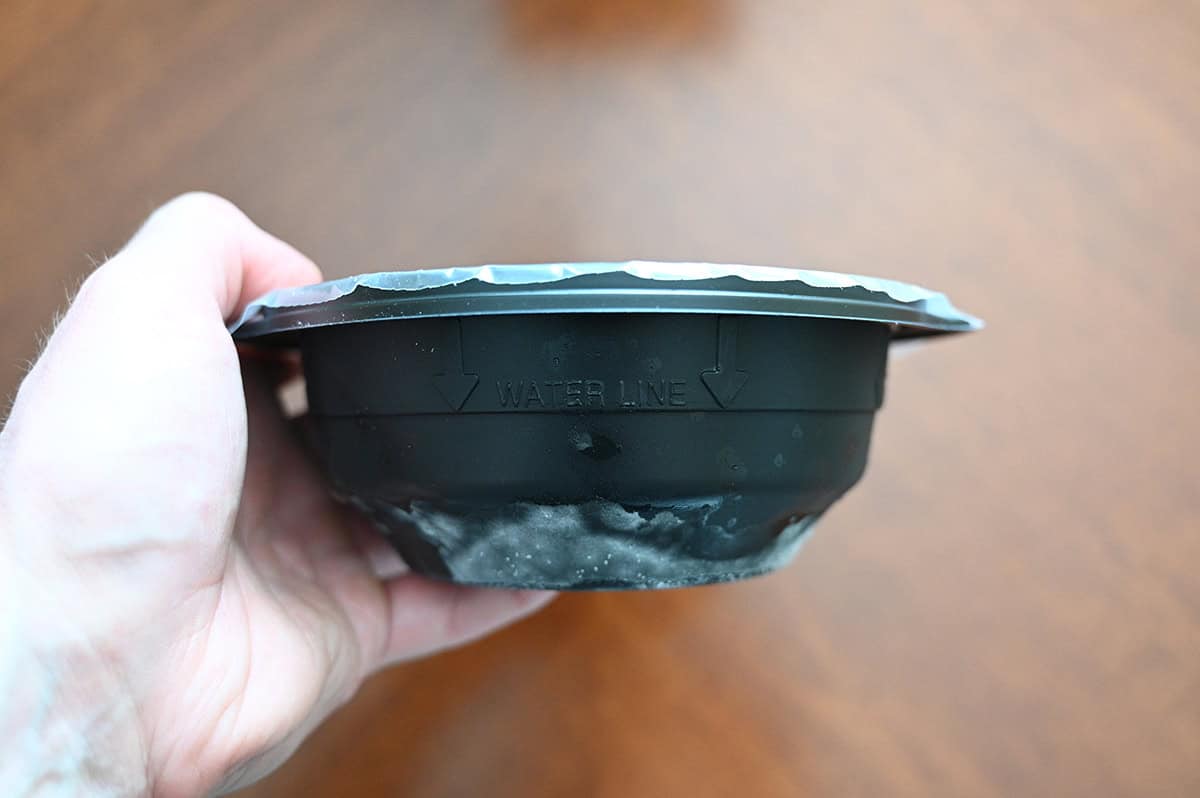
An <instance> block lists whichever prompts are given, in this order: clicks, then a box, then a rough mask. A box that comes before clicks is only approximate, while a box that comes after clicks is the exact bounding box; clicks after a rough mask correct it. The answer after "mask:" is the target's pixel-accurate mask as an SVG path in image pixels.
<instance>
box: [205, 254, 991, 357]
mask: <svg viewBox="0 0 1200 798" xmlns="http://www.w3.org/2000/svg"><path fill="white" fill-rule="evenodd" d="M527 313H719V314H745V315H767V316H801V317H808V318H829V319H852V320H859V321H868V322H878V323H883V324H889V325H892V328H893V335H894V337H896V338H905V337H914V336H920V335H936V334H945V333H956V332H969V331H971V330H976V329H979V328H980V327H982V326H983V323H982V322H981V321H980V320H979V319H977V318H975V317H974V316H971V315H969V314H967V313H963V312H962V311H960V310H958V309H957V308H955V307H954V305H953V304H951V302H950V300H949V299H947V298H946V296H945V295H943V294H939V293H936V292H934V291H929V290H927V289H925V288H921V287H920V286H916V285H910V284H908V283H901V282H897V281H894V280H885V279H881V278H876V277H863V276H859V275H852V274H839V273H836V272H821V271H807V270H802V269H785V268H778V267H772V266H745V265H727V264H715V263H661V262H652V261H630V262H627V263H545V264H530V265H517V264H506V265H490V266H473V267H452V268H446V269H421V270H416V271H396V272H378V273H374V274H364V275H359V276H357V277H346V278H343V279H341V280H331V281H329V282H324V283H318V284H316V285H309V286H302V287H298V288H288V289H282V290H278V291H272V292H270V293H268V294H266V295H264V296H262V297H261V298H259V299H257V300H255V301H254V302H252V303H250V305H249V306H247V308H246V310H245V312H244V313H243V314H242V317H241V318H240V319H238V320H237V321H236V322H235V323H233V324H232V325H230V327H229V330H230V332H231V333H232V334H233V336H234V337H235V338H237V339H239V340H247V339H254V338H263V337H266V336H270V337H271V339H270V342H272V343H286V342H287V340H288V338H289V337H290V336H288V335H287V334H288V333H295V332H298V331H301V330H305V329H310V328H314V327H327V326H332V325H338V324H353V323H360V322H370V321H386V320H392V319H408V318H437V317H448V316H486V315H512V314H527Z"/></svg>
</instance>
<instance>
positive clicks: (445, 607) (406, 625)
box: [380, 574, 556, 666]
mask: <svg viewBox="0 0 1200 798" xmlns="http://www.w3.org/2000/svg"><path fill="white" fill-rule="evenodd" d="M384 588H385V590H386V592H387V601H388V634H387V644H386V645H385V647H384V651H383V656H382V661H381V662H380V666H384V665H388V664H390V663H394V662H399V661H401V660H406V659H411V658H414V657H419V656H423V655H425V654H430V653H432V652H435V651H440V650H442V649H446V648H451V647H453V646H457V645H461V644H462V643H465V642H468V641H470V640H474V639H476V638H479V637H482V636H484V635H486V634H488V633H489V632H493V631H495V630H496V629H499V628H500V627H502V626H505V625H507V624H509V623H512V622H513V621H515V620H517V619H519V618H523V617H525V616H526V615H529V614H530V613H532V612H534V611H536V610H538V609H540V608H541V607H543V606H545V605H546V604H547V603H548V602H549V601H550V600H551V599H553V598H554V596H555V595H556V594H555V593H552V592H547V591H540V590H499V589H493V588H483V587H470V586H466V585H452V584H449V583H444V582H436V581H433V580H431V579H426V578H424V577H421V576H417V575H416V574H405V575H403V576H399V577H396V578H394V579H392V580H390V581H388V582H386V583H384Z"/></svg>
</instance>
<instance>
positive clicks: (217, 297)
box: [0, 194, 320, 555]
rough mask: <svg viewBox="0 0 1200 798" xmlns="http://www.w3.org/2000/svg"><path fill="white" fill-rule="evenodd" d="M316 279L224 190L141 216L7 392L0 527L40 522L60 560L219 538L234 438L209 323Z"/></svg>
mask: <svg viewBox="0 0 1200 798" xmlns="http://www.w3.org/2000/svg"><path fill="white" fill-rule="evenodd" d="M318 279H320V273H319V271H318V270H317V268H316V267H315V266H314V265H313V264H312V262H311V261H309V260H308V259H307V258H305V257H304V256H303V255H301V254H299V253H298V252H296V251H295V250H294V249H292V248H291V247H289V246H287V245H286V244H283V243H282V242H280V241H279V240H278V239H275V238H274V237H272V236H270V235H268V234H267V233H265V232H263V231H262V230H260V229H259V228H258V227H256V226H255V225H254V224H253V223H252V222H251V221H250V220H249V219H248V218H247V217H246V216H245V215H244V214H243V213H242V212H241V211H239V210H238V209H237V208H236V207H234V206H233V205H232V204H230V203H229V202H227V201H225V200H222V199H220V198H217V197H214V196H211V195H206V194H188V195H184V196H182V197H180V198H178V199H175V200H173V201H172V202H170V203H168V204H167V205H165V206H163V207H162V208H160V209H159V210H158V211H156V212H155V213H154V214H153V215H152V216H151V217H150V218H149V219H148V220H147V222H146V224H145V225H144V226H143V227H142V229H141V230H140V231H139V232H138V233H137V235H135V236H134V238H133V239H132V240H131V241H130V242H129V244H128V245H127V246H126V247H125V248H124V249H123V250H122V251H121V252H119V253H118V254H117V255H115V256H114V257H113V258H112V259H111V260H110V261H108V262H107V263H105V264H104V265H103V266H101V267H100V268H99V269H97V270H96V271H95V272H94V273H93V274H92V275H91V276H90V277H89V278H88V279H87V280H86V281H85V282H84V284H83V287H82V288H81V289H80V291H79V294H78V296H77V297H76V299H75V301H74V303H73V304H72V305H71V307H70V309H69V310H68V311H67V313H66V315H65V316H64V317H63V319H62V321H61V323H60V324H59V325H58V327H57V329H56V330H55V331H54V334H53V335H52V336H51V338H50V340H49V342H48V343H47V346H46V348H45V351H44V353H43V354H42V356H41V358H40V359H39V360H38V361H37V363H36V364H35V365H34V367H33V369H32V370H31V372H30V374H29V375H28V377H27V378H26V380H25V382H24V384H23V385H22V386H21V389H20V391H19V392H18V394H17V398H16V401H15V403H14V405H13V410H12V414H11V416H10V418H9V421H8V423H7V425H6V426H5V428H4V430H3V433H2V434H0V513H3V514H4V516H5V517H6V518H7V519H8V520H9V521H10V523H8V524H5V525H2V526H6V527H8V528H17V529H20V528H38V529H46V530H50V533H49V538H50V540H49V541H47V543H49V544H53V545H54V546H56V548H58V550H59V551H60V552H61V553H69V554H76V555H86V554H88V553H92V552H97V551H119V550H121V549H122V547H126V546H129V545H131V542H133V541H138V542H143V541H157V542H159V543H163V544H168V545H169V544H172V543H178V542H193V541H199V540H204V539H205V538H206V537H211V536H213V535H220V534H223V532H224V530H226V529H227V528H228V526H229V524H230V522H231V521H232V518H233V514H234V511H235V509H236V506H237V500H238V494H239V492H240V486H241V479H242V469H243V465H244V458H245V448H246V415H245V403H244V400H243V397H242V387H241V381H240V376H239V370H238V360H237V352H236V349H235V348H234V345H233V343H232V341H231V340H230V338H229V335H228V333H227V332H226V330H225V323H224V320H225V318H226V317H228V316H231V315H232V314H234V313H236V312H237V311H238V310H239V308H240V307H241V306H242V305H244V304H245V302H246V301H248V300H249V299H250V298H252V296H253V295H256V294H258V293H261V292H264V291H266V290H268V289H271V288H275V287H281V286H286V285H294V284H300V283H307V282H312V281H314V280H318ZM30 515H32V516H33V517H34V518H35V519H36V525H35V526H26V525H25V524H23V523H21V520H22V517H24V516H30ZM14 521H15V522H16V523H11V522H14ZM22 537H24V538H28V537H29V536H22ZM14 543H15V544H16V545H18V546H19V545H35V544H33V543H26V542H24V541H14Z"/></svg>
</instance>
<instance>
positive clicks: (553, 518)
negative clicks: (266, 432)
mask: <svg viewBox="0 0 1200 798" xmlns="http://www.w3.org/2000/svg"><path fill="white" fill-rule="evenodd" d="M345 498H346V500H347V501H348V502H349V503H350V504H352V505H354V506H355V507H357V508H359V509H360V510H362V511H364V512H365V513H366V514H367V515H368V516H369V517H370V518H371V519H372V520H373V521H374V522H375V524H376V525H377V526H378V527H379V528H380V530H381V531H382V532H383V533H384V535H385V536H386V537H387V538H388V540H389V541H390V542H391V543H392V545H394V546H395V547H396V550H397V551H399V552H400V555H401V556H402V557H403V558H404V560H405V562H406V563H407V564H408V565H409V567H410V568H412V570H413V571H415V572H417V573H420V574H423V575H426V576H431V577H435V578H439V579H444V580H448V581H453V582H456V583H459V584H472V585H487V586H493V587H509V588H531V589H546V590H551V589H552V590H652V589H659V588H669V587H683V586H687V585H700V584H708V583H712V582H728V581H732V580H735V579H745V578H748V577H751V576H757V575H759V574H764V573H767V572H769V571H773V570H775V569H777V568H779V567H781V566H783V565H785V564H787V563H788V562H789V561H790V560H791V559H792V557H793V556H794V555H795V553H796V551H797V550H798V549H799V548H800V546H801V544H802V543H803V541H804V539H805V537H806V536H807V533H808V531H809V530H810V529H811V528H812V526H813V525H814V523H815V522H816V521H817V519H818V518H819V516H820V514H819V513H815V514H810V515H790V516H784V517H782V518H778V519H773V520H762V519H761V518H759V519H756V518H755V517H756V516H760V515H761V513H762V512H763V511H764V510H767V508H770V510H768V511H770V512H773V511H775V510H776V509H777V508H778V504H777V502H775V501H770V500H765V501H763V500H759V501H756V500H755V498H754V497H752V496H745V495H742V494H730V495H723V496H708V497H697V498H690V499H680V500H673V501H668V502H656V503H654V504H646V505H637V506H630V505H622V504H619V503H617V502H613V501H607V500H603V499H594V500H591V501H587V502H583V503H579V504H555V505H548V504H534V503H529V502H514V503H496V504H478V503H462V502H456V503H447V502H433V501H424V500H413V501H410V502H407V503H406V504H399V503H393V502H389V501H385V500H381V499H378V498H368V497H362V496H348V497H345ZM739 519H741V520H739Z"/></svg>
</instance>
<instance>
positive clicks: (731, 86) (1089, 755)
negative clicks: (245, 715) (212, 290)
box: [0, 0, 1200, 798]
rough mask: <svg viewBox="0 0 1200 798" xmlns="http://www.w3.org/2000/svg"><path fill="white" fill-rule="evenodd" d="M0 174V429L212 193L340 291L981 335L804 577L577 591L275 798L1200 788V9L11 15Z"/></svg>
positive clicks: (180, 7) (899, 375)
mask: <svg viewBox="0 0 1200 798" xmlns="http://www.w3.org/2000/svg"><path fill="white" fill-rule="evenodd" d="M0 186H2V187H3V189H4V190H3V192H2V193H0V319H2V322H0V323H2V325H3V326H2V328H0V329H2V330H3V337H2V338H0V392H2V393H3V395H4V396H6V397H7V396H11V394H12V392H13V391H14V390H15V388H16V386H17V384H18V381H19V380H20V378H21V375H22V372H23V369H24V367H25V364H26V362H27V361H28V359H30V358H32V357H33V356H34V355H35V353H36V351H37V344H38V339H39V336H40V335H41V334H43V333H45V332H46V331H47V330H48V329H49V326H50V324H51V320H52V317H53V314H54V313H55V311H56V310H59V309H60V308H62V307H63V305H64V303H65V301H66V296H67V292H68V291H70V290H72V289H73V288H74V287H75V286H76V285H77V284H78V282H79V280H80V279H81V278H82V276H83V275H85V274H86V273H87V272H88V271H89V270H90V269H91V268H92V264H93V263H94V262H97V261H102V260H103V259H104V258H105V256H106V255H107V254H110V253H112V252H114V251H115V250H116V249H118V248H119V247H120V246H121V244H122V242H123V241H124V240H125V239H126V238H127V237H128V236H129V235H130V234H131V233H132V232H133V230H134V229H135V228H136V226H137V225H138V223H139V221H140V220H141V219H142V218H143V217H144V216H145V215H146V214H147V213H148V212H149V211H150V210H151V209H152V208H154V207H155V206H157V205H158V204H160V203H161V202H163V201H165V200H166V199H168V198H169V197H171V196H172V195H174V194H177V193H179V192H181V191H184V190H188V189H207V190H210V191H215V192H218V193H221V194H224V195H225V196H227V197H229V198H231V199H233V200H234V201H235V202H237V203H238V204H240V205H241V206H242V207H243V208H245V209H246V210H247V211H248V212H249V213H250V215H251V216H252V217H254V218H255V219H256V220H257V221H258V222H259V223H260V224H262V225H263V226H264V227H266V228H267V229H269V230H271V231H273V232H275V233H276V234H278V235H280V236H281V237H283V238H285V239H287V240H289V241H291V242H293V243H295V244H296V245H297V246H298V247H299V248H301V249H302V250H304V251H306V252H307V253H308V254H310V255H311V256H313V257H314V258H315V259H316V260H317V262H318V263H319V264H320V265H321V266H322V267H323V268H324V270H325V272H326V274H327V275H329V276H331V277H336V276H343V275H347V274H351V273H355V272H362V271H374V270H381V269H386V268H391V267H400V266H441V265H450V264H473V263H486V262H505V261H518V262H519V261H544V260H605V259H612V260H622V259H628V258H657V259H689V260H691V259H695V260H714V261H733V262H750V263H766V264H781V265H793V266H803V267H809V268H824V269H832V270H844V271H854V272H863V273H869V274H878V275H883V276H887V277H894V278H898V279H901V280H907V281H913V282H918V283H922V284H925V285H928V286H930V287H933V288H936V289H939V290H944V291H946V292H948V293H949V294H950V295H951V296H952V297H953V298H954V299H955V300H956V301H957V302H958V303H959V304H960V305H961V306H962V307H964V308H965V309H967V310H969V311H971V312H974V313H977V314H979V315H981V316H983V317H984V318H986V319H987V320H988V321H989V323H990V326H989V328H988V329H987V330H986V331H985V332H983V333H980V334H978V335H973V336H966V337H962V338H956V339H953V340H947V341H945V342H939V343H938V344H936V345H931V346H929V347H927V348H923V347H918V348H915V349H911V350H909V351H908V352H907V353H906V355H905V356H904V357H902V358H900V359H898V361H897V362H895V363H894V364H893V368H892V371H891V379H890V382H889V397H888V401H887V405H886V406H885V408H884V410H883V412H882V413H881V415H880V416H879V420H878V425H877V432H876V436H875V439H874V444H873V453H872V462H871V466H870V468H869V470H868V473H867V476H866V478H865V479H864V481H863V482H862V484H861V485H860V486H859V487H858V488H857V489H856V490H855V491H853V492H852V493H851V494H850V495H849V496H848V497H847V498H846V499H845V500H844V501H843V502H842V504H841V505H840V506H839V507H838V508H836V509H835V510H834V511H833V512H831V513H830V514H829V515H828V516H827V518H826V520H825V521H824V523H823V525H822V526H821V528H820V529H819V530H818V531H817V533H816V535H815V537H814V538H813V540H812V541H811V542H810V543H809V545H808V546H807V547H806V549H805V550H804V552H803V553H802V554H801V556H800V557H799V559H798V560H797V561H796V562H795V564H794V565H792V566H791V567H789V568H787V569H785V570H784V571H782V572H780V573H777V574H775V575H772V576H769V577H765V578H761V579H757V580H754V581H751V582H746V583H742V584H735V585H727V586H719V587H708V588H699V589H691V590H684V591H670V592H664V593H649V594H593V595H570V596H564V597H563V598H562V599H561V600H560V601H558V602H557V603H556V604H555V605H554V606H553V607H552V608H551V609H550V610H549V611H547V612H546V613H544V614H542V615H541V616H539V617H537V618H535V619H533V620H530V621H528V622H526V623H523V624H521V625H519V626H517V627H514V628H512V629H510V630H507V631H505V632H504V633H502V634H500V635H498V636H496V637H494V638H492V639H489V640H487V641H485V642H482V643H479V644H477V645H474V646H471V647H469V648H467V649H463V650H460V651H456V652H453V653H449V654H446V655H442V656H439V657H436V658H433V659H429V660H425V661H422V662H417V663H413V664H411V665H407V666H403V667H401V668H398V669H396V670H394V671H391V672H389V673H386V674H384V675H381V676H379V677H377V678H375V679H374V680H373V681H371V682H369V683H368V685H367V686H366V687H365V688H364V690H363V691H362V693H361V694H360V696H359V697H358V698H357V699H356V700H355V701H354V702H353V703H352V704H350V705H349V706H348V707H346V708H345V709H344V710H343V711H341V712H340V713H339V714H338V715H336V716H335V717H334V718H333V719H332V720H331V721H330V722H329V723H328V724H327V725H326V726H325V727H323V728H322V729H321V730H320V731H319V732H318V733H317V734H316V735H315V736H314V737H313V738H312V739H311V740H310V741H309V742H308V743H307V744H306V745H305V747H304V748H303V749H302V750H301V751H300V753H299V754H298V755H297V756H296V758H295V759H294V760H293V761H291V762H290V763H289V764H287V765H286V766H285V767H284V768H283V769H282V770H280V771H279V772H278V773H276V774H275V775H274V776H272V777H271V778H269V779H268V780H266V781H264V782H262V783H260V784H259V785H256V786H255V787H253V788H251V789H249V790H247V791H246V792H244V793H243V795H245V796H254V797H255V798H267V796H285V795H287V796H290V795H301V794H302V795H356V796H359V795H361V796H385V795H386V796H393V795H411V796H459V795H468V796H484V795H486V796H528V795H539V796H540V795H548V796H558V795H571V796H589V797H590V796H596V797H603V796H631V795H634V796H642V795H647V796H676V795H690V796H709V795H712V796H726V795H734V794H738V795H753V796H794V795H806V796H825V795H830V796H833V795H836V796H845V795H863V796H877V795H895V796H928V795H953V796H966V795H971V796H1012V795H1046V796H1089V797H1091V796H1098V795H1104V796H1109V795H1114V796H1116V795H1139V796H1150V795H1153V796H1174V795H1178V796H1195V795H1200V576H1198V575H1197V574H1198V572H1200V466H1198V465H1197V447H1198V446H1200V420H1198V413H1197V396H1198V393H1200V356H1198V354H1197V348H1198V347H1200V313H1198V306H1200V6H1197V5H1196V4H1195V3H1192V2H1182V1H1179V2H1167V1H1165V0H1159V1H1155V0H1138V1H1137V2H1134V1H1133V0H1055V2H1045V1H1044V0H1007V1H1006V2H959V1H957V0H930V1H929V2H922V3H909V2H888V1H887V0H874V1H873V0H838V1H837V2H834V1H833V0H825V1H824V2H809V1H808V0H804V1H800V0H487V1H486V2H434V1H433V0H427V1H426V2H417V1H416V0H407V1H406V0H386V1H383V0H381V1H380V2H357V1H354V2H351V1H349V0H347V1H346V2H340V3H327V2H288V3H282V2H257V3H244V2H237V1H236V0H208V1H206V2H203V3H196V2H182V1H181V0H170V1H163V0H156V1H155V2H150V0H142V1H141V2H132V1H129V2H89V1H87V0H56V2H54V3H46V2H37V0H0ZM130 312H131V313H133V312H137V309H136V308H132V307H131V308H130ZM130 387H131V390H132V389H134V386H130Z"/></svg>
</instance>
